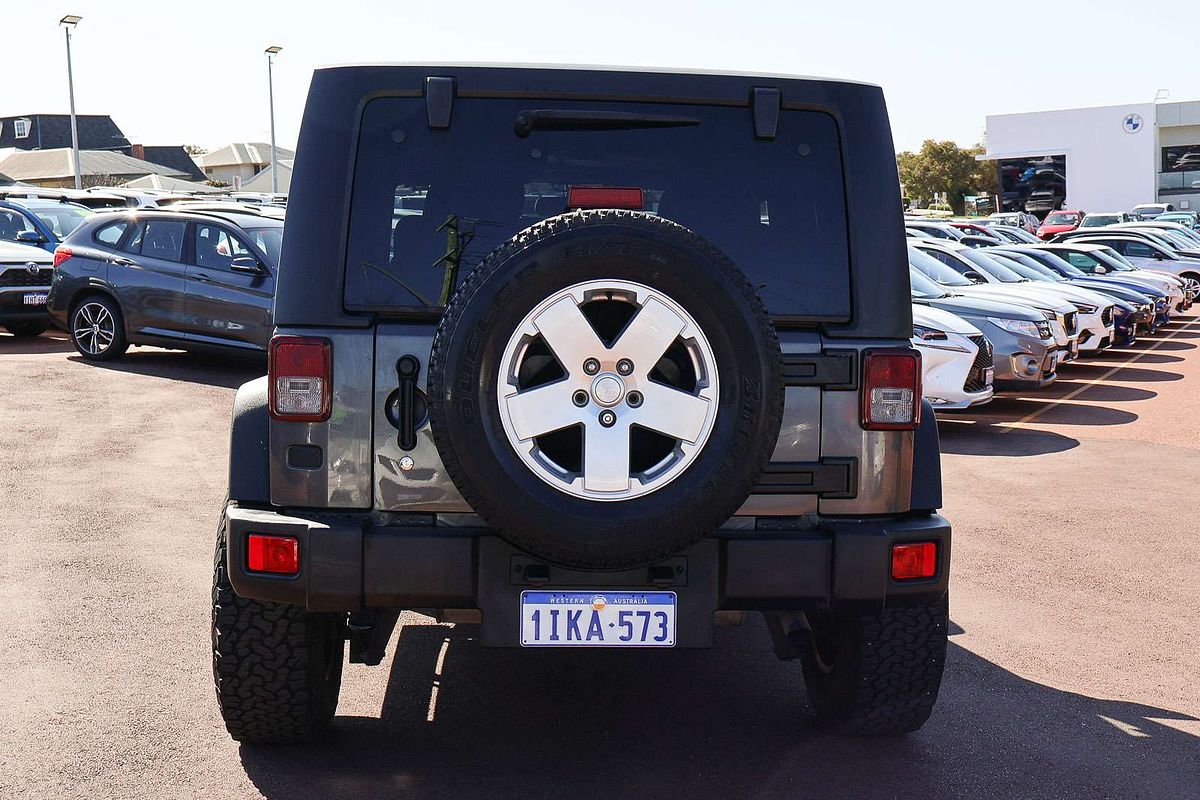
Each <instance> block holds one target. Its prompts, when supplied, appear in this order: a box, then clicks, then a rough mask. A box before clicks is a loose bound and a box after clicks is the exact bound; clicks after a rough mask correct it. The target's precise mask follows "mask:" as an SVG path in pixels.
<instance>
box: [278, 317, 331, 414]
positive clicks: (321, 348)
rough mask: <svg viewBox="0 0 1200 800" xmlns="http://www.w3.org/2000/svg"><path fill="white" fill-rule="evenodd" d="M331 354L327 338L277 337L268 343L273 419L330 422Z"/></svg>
mask: <svg viewBox="0 0 1200 800" xmlns="http://www.w3.org/2000/svg"><path fill="white" fill-rule="evenodd" d="M330 351H331V348H330V344H329V340H328V339H315V338H309V337H305V336H276V337H275V338H274V339H272V340H271V348H270V350H269V355H268V362H267V375H268V377H267V385H268V390H269V393H270V401H271V409H270V410H271V416H272V417H274V418H275V419H278V420H282V421H285V422H324V421H325V420H327V419H329V405H330V402H329V398H330V393H331V388H332V386H331V385H332V382H333V381H332V378H333V375H332V365H331V361H332V359H331V352H330Z"/></svg>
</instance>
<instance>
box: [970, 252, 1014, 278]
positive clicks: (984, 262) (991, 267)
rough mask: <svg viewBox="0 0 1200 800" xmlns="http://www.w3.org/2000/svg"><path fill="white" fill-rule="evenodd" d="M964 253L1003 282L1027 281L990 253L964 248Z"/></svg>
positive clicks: (980, 267)
mask: <svg viewBox="0 0 1200 800" xmlns="http://www.w3.org/2000/svg"><path fill="white" fill-rule="evenodd" d="M962 255H963V257H964V258H966V259H967V260H968V261H970V262H971V263H972V264H974V265H975V266H976V267H978V268H979V269H981V270H983V271H984V272H986V273H987V274H988V275H991V276H992V277H993V278H995V279H996V280H998V281H1000V282H1001V283H1024V281H1025V279H1024V278H1023V277H1021V276H1020V275H1018V274H1017V273H1015V272H1013V271H1012V270H1011V269H1009V268H1008V267H1006V266H1004V264H1002V263H1001V262H1000V261H998V260H997V259H995V258H993V257H992V256H990V255H985V254H983V253H981V252H979V251H978V250H964V251H963V252H962Z"/></svg>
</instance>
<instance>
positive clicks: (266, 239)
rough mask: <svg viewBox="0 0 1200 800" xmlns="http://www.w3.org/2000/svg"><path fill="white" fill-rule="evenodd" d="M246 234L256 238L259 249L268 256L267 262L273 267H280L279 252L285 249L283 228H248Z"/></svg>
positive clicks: (255, 241) (279, 226) (278, 226)
mask: <svg viewBox="0 0 1200 800" xmlns="http://www.w3.org/2000/svg"><path fill="white" fill-rule="evenodd" d="M245 230H246V233H248V234H250V235H251V236H253V237H254V243H255V244H257V245H258V249H259V250H262V251H263V252H264V253H266V254H267V260H269V261H270V262H271V266H272V267H278V266H279V251H280V250H281V249H282V248H283V226H282V225H277V226H272V227H269V228H246V229H245Z"/></svg>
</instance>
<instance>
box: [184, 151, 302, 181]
mask: <svg viewBox="0 0 1200 800" xmlns="http://www.w3.org/2000/svg"><path fill="white" fill-rule="evenodd" d="M276 152H277V154H278V155H277V157H278V158H279V159H280V160H282V159H293V158H295V157H296V151H295V150H289V149H288V148H286V147H277V148H276ZM196 161H197V162H198V163H199V164H200V168H201V169H202V170H204V175H205V177H207V178H208V179H209V180H217V181H221V182H223V183H226V184H229V185H230V186H232V187H234V188H235V189H240V188H242V187H243V186H244V185H245V183H246V181H248V180H250V179H251V178H253V177H254V176H255V175H257V174H258V173H260V172H262V171H263V170H264V169H266V168H268V167H270V166H271V145H269V144H264V143H263V142H235V143H233V144H227V145H225V146H224V147H222V148H219V149H217V150H213V151H212V152H210V153H203V154H201V155H198V156H196ZM282 174H283V171H282V169H281V170H280V175H281V176H282ZM280 191H283V188H282V186H281V187H280Z"/></svg>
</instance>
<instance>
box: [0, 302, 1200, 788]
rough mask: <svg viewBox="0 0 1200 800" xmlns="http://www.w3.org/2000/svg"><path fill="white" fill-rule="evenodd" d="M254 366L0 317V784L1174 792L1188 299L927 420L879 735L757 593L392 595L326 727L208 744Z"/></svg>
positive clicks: (1190, 416)
mask: <svg viewBox="0 0 1200 800" xmlns="http://www.w3.org/2000/svg"><path fill="white" fill-rule="evenodd" d="M1189 320H1190V318H1189ZM260 371H261V370H260V369H259V368H256V367H254V366H247V365H243V366H234V367H229V366H228V365H226V364H223V363H222V362H219V361H213V360H206V359H200V358H196V357H193V356H187V355H183V354H177V353H167V352H163V351H154V350H138V351H134V352H132V353H131V354H130V356H129V357H128V358H127V359H126V360H125V361H122V362H120V363H117V364H114V365H108V366H94V365H90V364H85V363H82V362H81V361H79V360H78V359H77V358H75V357H74V355H73V351H72V350H71V348H70V346H69V344H68V343H67V342H66V341H65V340H63V339H61V338H57V339H52V338H46V337H44V338H42V339H39V340H36V341H33V342H17V341H15V340H13V339H11V338H8V337H0V387H2V389H0V414H2V415H3V424H0V508H2V509H3V513H2V515H0V540H2V541H3V546H2V547H0V605H2V607H3V609H4V612H5V613H3V615H2V617H0V641H2V642H3V646H0V698H2V699H0V797H81V796H87V797H114V798H143V797H144V798H166V797H189V798H190V797H211V798H222V797H254V796H258V795H259V794H261V795H263V796H266V797H271V798H300V797H334V796H336V797H344V798H348V797H374V796H381V795H383V796H389V795H390V796H411V797H542V796H547V797H754V798H767V797H772V798H773V797H808V796H819V797H824V798H828V797H925V798H964V797H985V798H989V800H991V799H994V798H1001V797H1020V798H1030V797H1037V798H1042V797H1064V798H1072V800H1076V799H1077V798H1091V797H1119V798H1126V797H1146V798H1183V797H1197V796H1200V789H1198V788H1197V787H1200V720H1198V719H1197V718H1198V717H1200V690H1198V689H1197V687H1198V686H1200V662H1198V659H1197V652H1198V648H1197V640H1198V636H1200V629H1198V628H1200V626H1198V622H1197V620H1198V616H1197V597H1200V569H1198V568H1197V556H1198V551H1200V548H1198V547H1197V533H1196V527H1195V523H1194V515H1193V506H1194V503H1195V498H1196V487H1197V486H1200V459H1198V457H1197V456H1198V453H1197V451H1198V450H1200V428H1198V426H1197V425H1196V419H1197V417H1200V399H1198V394H1197V389H1198V388H1200V319H1197V320H1196V321H1184V322H1180V323H1175V324H1173V325H1171V326H1170V327H1169V328H1168V329H1167V330H1166V331H1164V332H1163V333H1161V334H1160V335H1159V336H1157V337H1155V338H1153V339H1150V340H1146V341H1144V342H1142V343H1139V344H1138V345H1137V346H1136V347H1135V348H1132V349H1130V350H1127V351H1120V352H1111V353H1108V354H1105V356H1103V357H1101V358H1096V359H1089V360H1085V361H1084V362H1082V363H1080V364H1078V365H1071V366H1068V367H1066V368H1065V369H1064V372H1063V380H1062V381H1060V382H1059V383H1058V384H1057V385H1055V386H1054V387H1051V388H1050V389H1049V390H1047V391H1044V392H1042V393H1040V394H1039V395H1038V396H1036V397H1022V398H1013V399H1001V400H997V401H996V402H994V403H992V404H991V405H990V406H987V407H986V408H985V409H984V410H982V411H980V412H978V413H970V414H959V415H956V416H952V417H948V418H947V419H946V420H944V421H943V422H942V424H941V431H942V437H943V438H942V444H943V449H944V451H945V456H944V459H943V465H944V471H945V476H944V477H945V484H946V499H947V504H946V509H945V513H946V514H947V516H949V517H950V518H951V520H952V521H953V522H954V523H955V527H956V539H955V552H954V578H953V580H952V599H951V618H952V620H953V626H952V629H951V633H952V637H951V645H950V658H949V662H948V665H947V674H946V680H945V684H944V686H943V690H942V696H941V700H940V702H939V705H938V707H937V709H936V710H935V712H934V715H933V717H932V719H931V720H930V721H929V724H928V725H927V726H926V727H925V728H924V729H923V730H922V731H921V732H919V733H918V734H915V735H913V736H910V737H908V738H906V739H899V740H883V741H878V740H856V739H847V738H842V737H838V736H833V735H830V734H827V733H823V732H820V731H817V730H814V729H813V727H812V725H811V723H810V722H809V718H808V716H807V711H806V706H805V701H804V693H803V688H802V681H801V679H800V672H799V668H798V666H797V665H795V664H784V663H780V662H777V661H776V660H775V659H774V658H773V656H772V655H771V652H770V647H769V643H768V641H767V636H766V633H765V630H764V629H763V626H762V625H761V623H760V622H758V621H754V622H752V623H748V624H747V625H746V626H744V627H742V628H736V629H734V628H731V629H721V630H720V631H719V635H718V647H717V648H716V649H714V650H711V651H701V652H687V651H678V652H671V653H667V654H662V653H644V652H594V651H588V652H562V651H551V652H538V653H527V652H513V651H495V650H482V649H480V648H479V647H477V646H476V644H475V642H474V641H473V639H472V637H473V633H472V631H471V629H470V628H469V627H460V628H453V627H449V626H437V625H433V624H430V621H429V620H427V619H425V618H423V617H419V616H416V615H410V616H408V617H406V621H407V623H408V624H407V625H405V626H404V627H403V628H402V629H401V630H400V631H399V633H398V645H399V646H398V647H395V646H394V647H393V648H392V650H393V651H395V652H398V656H397V657H396V658H395V661H394V663H393V664H392V666H391V668H390V669H388V668H386V667H380V668H375V669H370V668H365V667H354V668H351V669H349V670H348V671H347V675H346V679H345V682H344V685H343V690H342V704H341V707H340V709H339V719H338V720H337V722H336V734H335V736H334V737H333V738H332V739H331V740H330V741H329V742H327V743H326V744H325V745H323V746H319V747H305V748H284V747H277V748H250V747H239V746H237V745H236V744H235V743H233V742H231V741H230V740H229V739H228V737H227V736H226V735H225V732H224V730H223V728H222V727H221V723H220V720H219V718H218V716H217V712H216V706H215V702H214V698H213V691H212V685H211V674H210V671H209V643H208V636H209V620H208V616H209V584H210V579H211V558H212V544H213V537H214V529H215V522H216V515H217V513H218V509H219V507H220V503H221V499H222V497H223V495H224V491H225V455H226V448H227V443H226V431H227V420H228V415H229V409H230V403H231V401H232V398H233V392H234V388H235V387H236V386H237V385H238V384H239V383H241V382H242V381H244V380H247V379H248V378H250V377H253V376H254V375H255V374H257V373H258V372H260ZM393 645H396V642H393Z"/></svg>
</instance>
